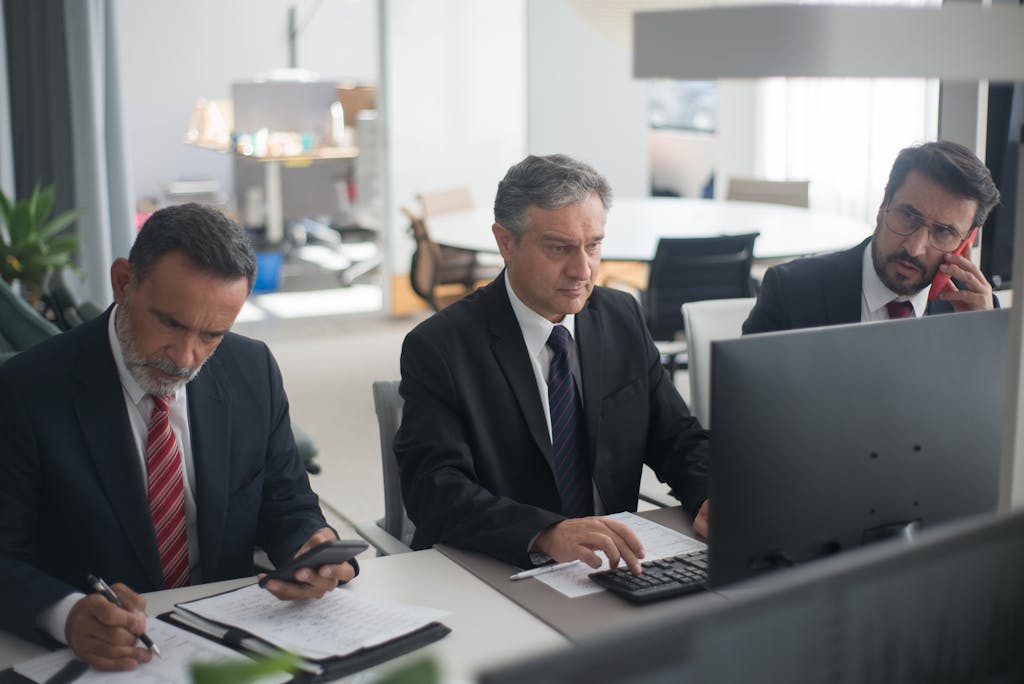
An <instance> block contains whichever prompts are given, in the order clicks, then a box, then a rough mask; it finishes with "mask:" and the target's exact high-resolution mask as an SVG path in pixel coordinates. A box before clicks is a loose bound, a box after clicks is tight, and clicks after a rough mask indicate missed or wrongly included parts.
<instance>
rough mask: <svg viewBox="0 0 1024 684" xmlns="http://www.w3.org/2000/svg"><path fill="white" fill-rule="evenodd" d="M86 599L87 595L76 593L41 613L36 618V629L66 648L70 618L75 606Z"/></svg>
mask: <svg viewBox="0 0 1024 684" xmlns="http://www.w3.org/2000/svg"><path fill="white" fill-rule="evenodd" d="M84 598H85V594H83V593H81V592H77V591H76V592H73V593H70V594H68V595H67V596H65V597H64V598H62V599H61V600H59V601H57V602H56V603H54V604H53V605H51V606H50V607H49V608H47V609H46V610H44V611H43V612H41V613H39V615H38V617H36V627H38V628H39V629H41V630H43V631H44V632H46V633H47V634H49V635H50V636H51V637H53V638H54V639H56V640H57V641H59V642H60V643H62V644H64V645H65V646H66V645H67V643H68V638H67V624H68V616H69V615H71V609H72V608H74V607H75V604H76V603H78V602H79V601H81V600H82V599H84Z"/></svg>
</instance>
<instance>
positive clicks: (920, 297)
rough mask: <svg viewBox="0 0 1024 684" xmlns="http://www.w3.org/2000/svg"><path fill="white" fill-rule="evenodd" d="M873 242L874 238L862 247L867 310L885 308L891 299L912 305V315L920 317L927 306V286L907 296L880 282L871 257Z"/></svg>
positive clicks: (873, 310)
mask: <svg viewBox="0 0 1024 684" xmlns="http://www.w3.org/2000/svg"><path fill="white" fill-rule="evenodd" d="M873 244H874V240H872V241H870V242H868V244H867V247H865V248H864V258H863V265H862V273H863V277H862V279H861V280H862V282H863V285H862V290H863V293H864V301H865V302H866V303H867V306H868V310H869V311H871V312H872V313H875V312H877V311H879V310H880V309H883V308H885V305H886V304H888V303H889V302H891V301H893V300H898V301H901V302H903V301H906V302H910V304H911V305H912V306H913V307H914V317H915V318H921V317H922V316H924V314H925V310H926V309H927V308H928V288H927V287H926V288H923V289H921V290H920V291H918V292H916V293H915V294H913V295H910V296H909V297H908V296H906V295H898V294H896V293H895V292H893V291H892V290H890V289H889V288H888V287H886V286H885V283H883V282H882V279H881V278H879V277H878V273H877V272H876V271H875V263H874V260H873V259H872V257H871V245H873Z"/></svg>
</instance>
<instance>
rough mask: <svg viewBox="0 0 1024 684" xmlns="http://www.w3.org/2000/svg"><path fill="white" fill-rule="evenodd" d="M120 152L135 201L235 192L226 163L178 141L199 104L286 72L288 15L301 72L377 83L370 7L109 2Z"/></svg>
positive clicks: (335, 1) (267, 0) (274, 0)
mask: <svg viewBox="0 0 1024 684" xmlns="http://www.w3.org/2000/svg"><path fill="white" fill-rule="evenodd" d="M115 2H117V7H116V14H117V20H118V49H119V52H120V59H121V79H122V83H123V90H122V95H123V98H124V113H125V121H126V131H125V135H126V144H127V146H128V154H129V156H130V160H131V164H132V176H133V179H134V184H135V193H136V195H137V196H158V195H159V194H160V193H161V190H162V186H163V184H164V183H166V182H167V181H170V180H175V179H178V178H215V179H217V180H218V181H219V182H220V184H221V187H222V188H223V189H224V191H225V192H227V193H228V194H230V193H231V191H232V187H233V186H232V175H231V174H232V171H231V158H230V157H229V156H228V155H225V154H219V153H217V152H212V151H209V150H204V149H199V148H195V147H191V146H189V145H186V144H185V143H184V142H182V141H183V139H184V136H185V129H186V127H187V125H188V120H189V115H190V113H191V111H192V106H193V104H195V101H196V99H197V98H199V97H206V98H229V97H230V96H231V83H232V82H234V81H241V80H249V79H251V78H252V77H253V76H255V75H256V74H258V73H260V72H264V71H267V70H269V69H275V68H281V67H286V66H288V39H287V28H288V7H289V6H292V5H294V6H295V7H296V9H297V16H298V18H299V22H302V21H304V20H305V19H306V17H308V16H310V10H314V9H315V13H314V14H312V15H311V16H312V19H311V21H310V22H309V23H308V25H307V26H306V27H305V29H304V31H303V32H302V33H301V34H300V36H299V38H298V43H297V44H298V49H297V62H298V66H299V67H302V68H305V69H310V70H312V71H316V72H318V73H319V74H320V75H321V76H323V77H325V78H337V79H350V78H351V79H354V80H359V81H366V82H376V81H377V77H378V68H377V60H378V51H377V14H376V12H377V2H376V0H331V1H330V2H322V3H318V2H316V0H215V1H214V2H210V1H209V0H115Z"/></svg>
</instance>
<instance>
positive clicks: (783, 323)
mask: <svg viewBox="0 0 1024 684" xmlns="http://www.w3.org/2000/svg"><path fill="white" fill-rule="evenodd" d="M868 242H870V238H869V239H868V240H865V241H864V242H862V243H860V244H859V245H857V246H856V247H853V248H852V249H847V250H845V251H842V252H833V253H831V254H822V255H820V256H813V257H806V258H804V259H796V260H794V261H790V262H788V263H785V264H779V265H778V266H772V267H771V268H769V269H768V270H767V271H766V272H765V274H764V280H763V281H762V282H761V290H760V292H758V295H757V303H756V304H754V308H753V309H752V310H751V311H750V315H749V316H748V317H747V320H746V321H745V322H744V323H743V334H744V335H748V334H750V333H759V332H770V331H772V330H792V329H794V328H816V327H818V326H822V325H839V324H841V323H859V322H860V315H861V311H860V309H861V293H862V290H863V284H864V270H863V268H864V262H863V258H864V248H865V247H867V244H868ZM995 305H996V306H998V305H999V303H998V302H996V304H995ZM952 312H953V305H952V304H950V303H949V302H944V301H942V300H940V299H933V300H931V301H930V302H928V309H927V314H928V315H929V316H930V315H932V314H942V313H952Z"/></svg>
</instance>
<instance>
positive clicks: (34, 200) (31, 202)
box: [26, 180, 40, 222]
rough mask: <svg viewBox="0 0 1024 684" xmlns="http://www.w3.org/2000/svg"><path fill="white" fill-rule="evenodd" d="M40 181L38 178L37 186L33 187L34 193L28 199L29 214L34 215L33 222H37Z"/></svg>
mask: <svg viewBox="0 0 1024 684" xmlns="http://www.w3.org/2000/svg"><path fill="white" fill-rule="evenodd" d="M39 183H40V181H38V180H37V181H36V186H35V187H34V188H32V194H31V195H30V196H29V198H28V200H26V201H27V202H28V212H29V216H31V217H32V219H33V222H35V217H36V205H37V204H39Z"/></svg>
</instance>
